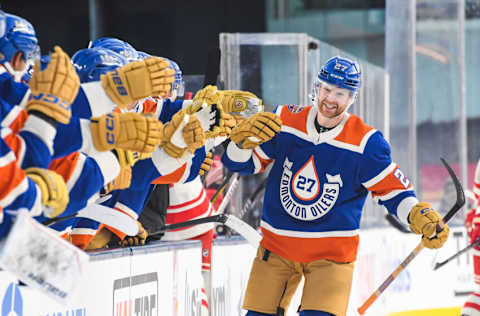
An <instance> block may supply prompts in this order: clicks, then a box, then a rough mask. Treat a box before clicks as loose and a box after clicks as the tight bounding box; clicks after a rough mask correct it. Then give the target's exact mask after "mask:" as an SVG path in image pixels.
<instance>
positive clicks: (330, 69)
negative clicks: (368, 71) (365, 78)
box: [317, 56, 361, 92]
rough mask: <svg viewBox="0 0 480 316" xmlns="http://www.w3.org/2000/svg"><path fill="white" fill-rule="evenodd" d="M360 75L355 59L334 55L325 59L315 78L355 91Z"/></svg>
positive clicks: (358, 86)
mask: <svg viewBox="0 0 480 316" xmlns="http://www.w3.org/2000/svg"><path fill="white" fill-rule="evenodd" d="M360 75H361V72H360V66H359V65H358V63H357V62H356V61H353V60H350V59H348V58H345V57H340V56H335V57H332V58H330V59H329V60H327V62H326V63H325V65H324V66H323V67H322V69H320V72H319V73H318V76H317V79H319V80H322V81H325V82H328V83H330V84H333V85H336V86H337V87H340V88H344V89H348V90H350V91H353V92H357V91H358V89H359V88H360V83H361V82H360Z"/></svg>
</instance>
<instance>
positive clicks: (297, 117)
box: [274, 104, 312, 133]
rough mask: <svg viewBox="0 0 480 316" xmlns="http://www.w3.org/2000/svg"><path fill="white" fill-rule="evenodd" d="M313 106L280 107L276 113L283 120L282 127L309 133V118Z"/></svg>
mask: <svg viewBox="0 0 480 316" xmlns="http://www.w3.org/2000/svg"><path fill="white" fill-rule="evenodd" d="M311 109H312V106H311V105H310V106H299V105H292V104H285V105H280V106H278V107H277V108H276V110H275V111H274V113H275V114H277V115H279V116H280V118H281V119H282V125H283V126H287V127H290V128H294V129H296V130H299V131H301V132H303V133H307V117H308V113H309V112H310V110H311Z"/></svg>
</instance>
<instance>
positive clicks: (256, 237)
mask: <svg viewBox="0 0 480 316" xmlns="http://www.w3.org/2000/svg"><path fill="white" fill-rule="evenodd" d="M205 223H220V224H223V225H225V226H227V227H229V228H231V229H232V230H234V231H236V232H237V233H239V234H240V235H241V236H242V237H243V238H245V239H246V240H247V241H248V243H249V244H250V245H252V246H253V247H255V248H257V247H258V245H259V243H260V240H261V239H262V237H261V236H260V234H259V233H258V232H257V231H256V230H255V229H253V227H251V226H250V225H248V224H247V223H245V222H244V221H242V220H240V219H239V218H238V217H235V216H233V215H231V214H217V215H213V216H208V217H203V218H197V219H193V220H190V221H186V222H181V223H177V224H171V225H165V227H163V228H162V229H161V230H159V231H156V232H153V233H151V234H149V236H155V235H162V234H163V233H165V232H166V231H169V230H174V229H179V228H184V227H188V226H193V225H199V224H205Z"/></svg>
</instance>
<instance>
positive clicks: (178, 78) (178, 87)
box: [168, 59, 185, 97]
mask: <svg viewBox="0 0 480 316" xmlns="http://www.w3.org/2000/svg"><path fill="white" fill-rule="evenodd" d="M168 61H169V62H170V68H172V69H173V70H175V81H174V82H173V83H172V90H175V91H176V92H177V96H178V97H183V95H184V93H185V81H184V80H183V74H182V70H181V69H180V67H179V66H178V64H177V63H176V62H174V61H173V60H171V59H168Z"/></svg>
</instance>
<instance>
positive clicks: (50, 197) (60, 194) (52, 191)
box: [25, 168, 70, 218]
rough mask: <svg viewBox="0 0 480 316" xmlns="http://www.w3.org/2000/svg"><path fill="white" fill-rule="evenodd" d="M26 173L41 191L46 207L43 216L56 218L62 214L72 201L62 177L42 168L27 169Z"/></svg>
mask: <svg viewBox="0 0 480 316" xmlns="http://www.w3.org/2000/svg"><path fill="white" fill-rule="evenodd" d="M25 173H26V174H27V177H29V178H30V179H32V180H33V182H35V184H36V185H37V186H38V188H39V189H40V192H41V194H42V204H43V205H44V206H46V207H45V208H44V210H43V215H44V216H46V217H48V218H54V217H57V216H58V215H60V214H62V213H63V211H65V208H66V207H67V205H68V202H69V199H70V198H69V196H68V189H67V185H66V184H65V181H64V180H63V178H62V176H60V175H59V174H57V173H56V172H55V171H52V170H48V169H42V168H28V169H25Z"/></svg>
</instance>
